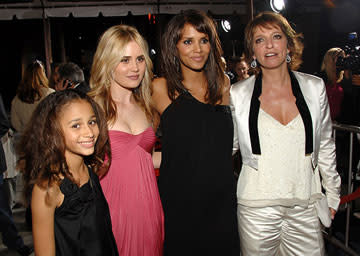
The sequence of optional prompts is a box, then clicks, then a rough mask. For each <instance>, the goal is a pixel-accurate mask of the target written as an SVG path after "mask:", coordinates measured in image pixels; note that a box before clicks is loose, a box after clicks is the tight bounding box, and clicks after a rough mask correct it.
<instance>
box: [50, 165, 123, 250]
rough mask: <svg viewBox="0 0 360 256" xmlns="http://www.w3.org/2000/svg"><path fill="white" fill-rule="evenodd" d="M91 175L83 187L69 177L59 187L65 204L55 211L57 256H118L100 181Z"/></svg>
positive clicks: (91, 173)
mask: <svg viewBox="0 0 360 256" xmlns="http://www.w3.org/2000/svg"><path fill="white" fill-rule="evenodd" d="M89 176H90V178H89V181H88V182H87V183H86V184H84V185H82V186H81V187H78V186H77V185H76V184H74V183H73V182H72V181H71V180H69V179H68V178H64V179H63V181H62V183H61V184H60V190H61V192H62V193H63V194H64V201H63V203H62V205H61V206H60V207H59V208H57V209H56V210H55V219H54V225H55V228H54V231H55V245H56V255H57V256H62V255H64V256H65V255H66V256H70V255H71V256H77V255H84V256H85V255H86V256H100V255H103V256H105V255H106V256H111V255H119V254H118V251H117V247H116V243H115V238H114V235H113V233H112V227H111V218H110V212H109V206H108V204H107V202H106V199H105V197H104V194H103V192H102V189H101V186H100V182H99V178H98V177H97V175H96V174H95V173H94V172H93V171H92V170H91V169H89Z"/></svg>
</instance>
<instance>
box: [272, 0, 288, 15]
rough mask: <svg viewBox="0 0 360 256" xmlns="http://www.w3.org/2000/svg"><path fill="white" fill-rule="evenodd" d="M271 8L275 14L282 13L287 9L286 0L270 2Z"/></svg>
mask: <svg viewBox="0 0 360 256" xmlns="http://www.w3.org/2000/svg"><path fill="white" fill-rule="evenodd" d="M270 7H271V9H272V10H273V11H274V12H277V13H279V12H281V11H282V10H283V9H284V8H285V3H284V0H270Z"/></svg>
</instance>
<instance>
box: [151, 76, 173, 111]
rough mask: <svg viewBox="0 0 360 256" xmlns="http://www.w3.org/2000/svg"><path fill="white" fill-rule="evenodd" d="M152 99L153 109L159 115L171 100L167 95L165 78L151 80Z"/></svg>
mask: <svg viewBox="0 0 360 256" xmlns="http://www.w3.org/2000/svg"><path fill="white" fill-rule="evenodd" d="M151 87H152V88H151V89H152V99H153V103H154V106H155V109H156V110H157V111H158V112H159V114H160V115H161V114H162V112H163V111H164V110H165V109H166V108H167V106H169V104H170V103H171V100H170V98H169V95H168V89H167V84H166V79H165V78H163V77H159V78H156V79H154V80H153V82H152V85H151Z"/></svg>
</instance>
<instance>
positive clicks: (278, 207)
mask: <svg viewBox="0 0 360 256" xmlns="http://www.w3.org/2000/svg"><path fill="white" fill-rule="evenodd" d="M302 50H303V44H302V43H301V35H299V34H296V32H295V31H294V30H293V29H292V28H291V26H290V25H289V23H288V21H287V20H286V19H285V18H284V17H283V16H281V15H280V14H276V13H271V12H264V13H260V14H259V15H258V16H257V17H256V18H255V19H254V20H252V21H251V22H250V23H249V24H248V25H247V27H246V29H245V55H246V57H247V59H248V61H249V62H251V67H252V68H253V69H255V70H256V71H257V74H256V75H254V76H251V77H250V78H248V79H246V80H244V81H240V82H238V83H236V84H234V85H233V86H232V88H231V107H232V113H233V120H234V126H235V139H234V150H237V149H239V148H240V151H241V155H242V160H243V167H242V170H241V173H240V177H239V180H238V187H237V197H238V223H239V232H240V242H241V250H242V255H245V256H247V255H257V256H261V255H266V256H268V255H307V256H309V255H324V246H323V238H322V234H321V229H320V228H321V226H320V222H319V218H318V216H324V215H325V218H322V221H323V222H324V224H326V225H328V224H329V223H328V222H331V220H330V218H331V219H333V218H334V215H335V213H336V210H337V208H338V205H339V201H340V200H339V191H340V177H339V175H338V173H337V171H336V156H335V144H334V141H333V139H332V137H331V135H332V123H331V118H330V111H329V106H328V100H327V96H326V90H325V85H324V82H323V81H322V80H321V79H320V78H318V77H315V76H311V75H308V74H304V73H300V72H296V71H293V70H296V69H297V68H298V67H299V65H300V64H301V55H302ZM320 175H321V177H322V186H323V188H324V189H325V191H326V197H325V195H323V194H322V193H321V184H320ZM321 199H323V200H321ZM320 202H321V203H322V204H320ZM326 203H327V204H326ZM319 205H323V206H324V205H325V209H324V207H323V208H322V211H321V210H320V208H321V207H317V206H319ZM327 205H328V206H327ZM326 215H327V216H328V220H326ZM327 221H328V222H327Z"/></svg>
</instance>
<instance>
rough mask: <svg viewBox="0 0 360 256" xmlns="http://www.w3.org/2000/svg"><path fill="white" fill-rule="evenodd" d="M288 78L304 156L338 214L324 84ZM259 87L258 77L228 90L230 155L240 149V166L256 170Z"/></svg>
mask: <svg viewBox="0 0 360 256" xmlns="http://www.w3.org/2000/svg"><path fill="white" fill-rule="evenodd" d="M290 77H291V82H292V89H293V94H294V96H295V97H296V105H297V107H298V109H299V112H300V115H301V117H302V119H303V122H304V127H305V134H306V143H305V144H306V150H305V152H306V154H311V159H312V164H313V168H314V170H315V169H316V167H319V171H320V174H321V177H322V186H323V188H324V189H325V191H326V197H327V201H328V205H329V207H331V208H333V209H335V210H337V209H338V206H339V203H340V185H341V180H340V176H339V174H338V172H337V171H336V153H335V142H334V139H333V138H332V122H331V117H330V109H329V104H328V99H327V95H326V89H325V84H324V82H323V80H322V79H321V78H319V77H316V76H312V75H308V74H304V73H300V72H296V71H291V72H290ZM261 87H262V85H261V74H260V75H259V76H258V77H255V76H251V77H249V78H248V79H246V80H243V81H240V82H237V83H235V84H234V85H232V87H231V89H230V107H231V110H232V115H233V122H234V146H233V152H235V151H237V150H239V149H240V151H241V156H242V161H243V164H244V165H248V166H250V167H252V168H254V169H256V170H257V169H258V157H259V155H260V154H261V149H260V144H259V142H258V140H259V138H258V132H257V116H258V112H259V107H260V101H259V100H258V97H259V96H260V94H261ZM318 182H319V183H320V180H318Z"/></svg>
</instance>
